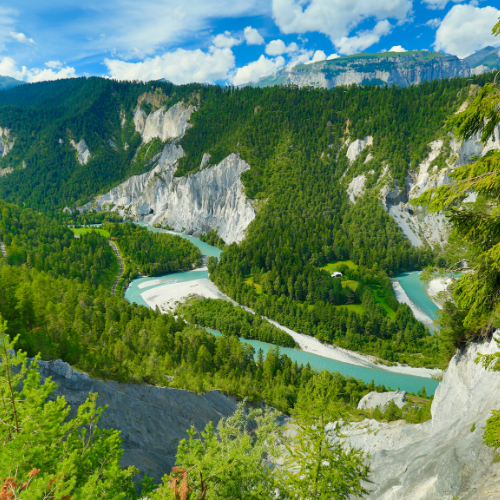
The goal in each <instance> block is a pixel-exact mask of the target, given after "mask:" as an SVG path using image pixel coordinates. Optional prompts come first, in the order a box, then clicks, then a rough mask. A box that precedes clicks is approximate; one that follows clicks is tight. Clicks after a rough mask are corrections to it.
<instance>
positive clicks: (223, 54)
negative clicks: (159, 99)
mask: <svg viewBox="0 0 500 500" xmlns="http://www.w3.org/2000/svg"><path fill="white" fill-rule="evenodd" d="M104 63H105V64H106V66H107V67H108V70H109V75H110V76H111V77H112V78H116V79H117V80H143V81H148V80H159V79H160V78H166V79H167V80H170V81H171V82H173V83H176V84H182V83H189V82H200V83H213V82H215V81H217V80H225V79H226V78H228V74H229V71H230V70H232V69H233V68H234V54H233V52H232V51H231V49H229V48H219V47H210V48H209V51H208V52H203V51H202V50H200V49H196V50H184V49H177V50H174V51H173V52H165V53H164V54H163V55H161V56H155V57H149V58H147V59H145V60H144V61H142V62H137V63H131V62H126V61H122V60H119V59H105V60H104Z"/></svg>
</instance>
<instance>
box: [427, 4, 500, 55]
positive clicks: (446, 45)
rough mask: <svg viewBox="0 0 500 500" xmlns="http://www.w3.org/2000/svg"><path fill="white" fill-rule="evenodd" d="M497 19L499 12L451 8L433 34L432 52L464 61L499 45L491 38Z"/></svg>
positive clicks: (467, 6)
mask: <svg viewBox="0 0 500 500" xmlns="http://www.w3.org/2000/svg"><path fill="white" fill-rule="evenodd" d="M499 16H500V10H498V9H495V8H494V7H483V8H482V9H480V8H478V7H473V6H472V5H455V6H454V7H453V8H452V9H451V10H450V11H449V12H448V14H446V17H445V18H444V19H443V21H442V23H441V25H440V26H439V29H438V30H437V31H436V40H435V42H434V48H435V49H436V50H442V51H444V52H447V53H448V54H454V55H456V56H458V57H460V58H464V57H467V56H468V55H470V54H472V53H474V52H476V51H478V50H480V49H482V48H484V47H487V46H488V45H493V46H495V45H499V44H500V40H499V39H498V38H497V37H495V36H493V35H492V34H491V30H492V28H493V25H494V24H495V23H496V21H497V19H498V18H499Z"/></svg>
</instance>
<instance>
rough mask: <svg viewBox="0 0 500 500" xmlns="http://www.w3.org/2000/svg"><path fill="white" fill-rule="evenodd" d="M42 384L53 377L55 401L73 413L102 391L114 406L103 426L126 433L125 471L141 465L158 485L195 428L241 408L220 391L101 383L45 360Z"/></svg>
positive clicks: (100, 399)
mask: <svg viewBox="0 0 500 500" xmlns="http://www.w3.org/2000/svg"><path fill="white" fill-rule="evenodd" d="M39 365H40V374H41V378H42V382H44V381H45V379H46V378H47V377H51V378H52V380H53V381H54V382H55V383H56V384H57V385H58V387H57V389H56V391H55V394H54V397H58V396H64V397H65V398H66V401H67V402H68V403H69V405H70V406H71V408H72V414H74V413H75V412H76V409H77V408H78V406H79V405H81V404H82V403H83V402H84V401H85V399H86V398H87V397H88V394H89V392H93V393H94V392H97V393H98V395H99V397H98V398H97V404H98V406H104V405H108V409H107V410H106V411H105V412H104V413H103V415H102V418H101V421H100V423H99V426H100V427H103V428H113V429H118V430H119V431H121V437H122V440H123V448H124V455H123V457H122V460H121V464H122V466H128V465H135V466H136V467H137V468H138V469H139V470H140V472H141V475H142V474H144V473H147V474H148V475H149V476H151V477H153V478H154V479H155V480H156V481H158V482H159V481H160V480H161V478H162V476H163V474H165V473H167V472H170V469H171V467H173V466H174V464H175V453H176V451H177V444H178V442H179V440H181V439H184V438H186V437H187V434H186V430H187V429H189V428H190V427H191V425H194V426H195V427H196V429H198V430H202V429H203V428H204V427H205V425H206V424H207V423H208V422H209V421H211V422H213V423H214V425H217V422H218V421H219V420H220V418H221V417H227V416H229V415H231V414H232V413H234V410H235V409H236V403H235V401H233V400H232V399H229V398H227V397H226V396H224V395H223V394H221V393H220V392H219V391H211V392H207V393H206V394H203V395H201V396H197V395H196V394H194V393H192V392H189V391H184V390H179V389H170V388H166V387H154V386H148V385H134V384H121V383H118V382H113V381H109V380H108V381H105V382H104V381H100V380H96V379H93V378H91V377H89V376H88V375H86V374H84V373H82V372H79V371H77V370H74V369H73V368H71V367H70V366H69V365H68V364H67V363H64V362H63V361H61V360H57V361H52V362H46V361H40V362H39Z"/></svg>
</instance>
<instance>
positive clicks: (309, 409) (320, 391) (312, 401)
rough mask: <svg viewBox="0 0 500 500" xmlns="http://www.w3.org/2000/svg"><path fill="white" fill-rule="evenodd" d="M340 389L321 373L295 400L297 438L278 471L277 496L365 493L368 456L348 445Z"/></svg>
mask: <svg viewBox="0 0 500 500" xmlns="http://www.w3.org/2000/svg"><path fill="white" fill-rule="evenodd" d="M338 390H339V388H338V387H335V386H334V385H333V386H332V385H331V384H330V381H329V380H327V379H325V378H322V377H320V378H319V379H317V381H316V384H315V385H312V384H311V385H310V386H308V387H307V389H306V391H304V392H303V393H302V394H301V396H300V398H299V400H298V401H297V404H296V406H295V408H294V410H293V412H292V415H293V422H292V424H291V428H292V430H293V434H294V436H293V438H292V440H291V443H290V444H289V445H287V446H286V451H287V453H286V454H285V458H284V464H283V467H281V468H280V469H279V471H278V472H277V474H278V475H279V477H280V479H281V482H280V485H279V488H278V489H279V492H280V496H279V498H296V499H299V500H313V499H325V498H334V499H348V498H354V497H357V498H359V497H362V496H364V494H365V493H367V491H366V490H365V489H364V487H363V486H362V485H361V481H362V480H365V481H366V480H367V479H368V474H369V472H370V468H369V466H368V465H367V464H366V459H367V457H366V455H365V454H364V453H363V452H361V451H360V450H358V449H356V448H354V447H349V448H347V447H345V446H344V442H343V435H342V427H343V425H342V423H341V421H343V420H344V419H345V417H346V414H345V411H343V409H342V407H341V406H340V405H339V404H338V403H335V402H334V401H335V400H336V399H337V398H336V397H335V396H334V395H335V394H338Z"/></svg>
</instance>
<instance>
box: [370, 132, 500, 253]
mask: <svg viewBox="0 0 500 500" xmlns="http://www.w3.org/2000/svg"><path fill="white" fill-rule="evenodd" d="M443 142H444V141H443V140H442V139H439V140H436V141H433V142H431V143H430V144H429V146H430V147H431V151H430V153H429V154H428V155H427V157H426V158H425V160H424V161H423V162H422V163H421V164H420V165H419V166H418V170H417V171H416V172H410V173H409V174H408V176H407V178H406V183H405V186H404V190H403V189H401V190H400V189H398V188H397V187H394V188H391V187H390V184H391V182H392V179H390V181H391V182H388V181H387V179H389V178H390V175H389V173H388V171H386V170H384V172H383V174H382V176H381V179H382V177H383V176H385V177H386V182H385V183H384V187H383V188H382V189H381V190H380V196H381V200H382V203H383V204H384V206H385V207H386V208H387V211H388V212H389V214H390V215H391V216H392V217H393V219H394V220H395V221H396V223H397V224H398V225H399V227H400V228H401V230H402V231H403V233H404V234H405V235H406V236H407V237H408V239H409V240H410V241H411V243H412V244H413V245H414V246H422V245H423V244H424V242H425V241H426V242H427V243H428V244H429V245H431V246H433V247H436V246H442V245H443V244H445V243H446V241H447V238H448V234H449V226H448V222H447V220H446V217H445V216H444V214H442V213H438V214H431V213H429V212H427V210H426V209H425V207H422V206H420V205H417V204H413V203H412V200H414V199H416V198H418V197H419V196H420V195H421V194H422V193H424V192H425V191H427V190H429V189H433V188H436V187H439V186H443V185H445V184H449V183H450V181H451V179H450V177H449V173H450V172H451V171H453V170H454V169H456V168H458V167H461V166H462V165H465V164H467V163H468V162H469V161H470V160H471V158H472V157H473V156H479V157H480V156H484V155H485V154H486V153H488V152H489V151H491V150H493V149H500V127H497V128H496V130H495V132H494V136H493V137H492V138H491V139H490V140H489V141H488V143H487V144H486V145H484V146H483V145H482V144H481V142H480V136H479V135H477V136H475V137H473V138H471V139H469V140H467V141H465V142H464V143H463V144H462V143H460V142H459V141H457V140H456V139H455V138H454V137H453V136H452V137H450V141H449V147H450V150H451V151H450V153H449V155H448V157H447V159H446V165H447V166H446V167H444V168H441V169H439V168H438V166H437V165H436V164H434V162H435V160H436V158H437V157H438V156H439V155H440V154H441V152H442V149H443Z"/></svg>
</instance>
